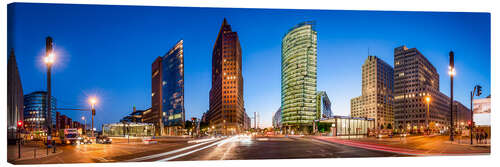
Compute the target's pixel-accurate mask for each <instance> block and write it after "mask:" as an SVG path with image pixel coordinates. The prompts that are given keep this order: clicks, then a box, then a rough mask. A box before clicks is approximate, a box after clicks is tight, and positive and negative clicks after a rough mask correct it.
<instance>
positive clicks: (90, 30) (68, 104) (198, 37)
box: [7, 3, 491, 127]
mask: <svg viewBox="0 0 500 167" xmlns="http://www.w3.org/2000/svg"><path fill="white" fill-rule="evenodd" d="M224 17H226V18H227V20H228V22H229V24H230V25H231V26H232V29H233V31H236V32H238V35H239V38H240V43H241V47H242V55H243V79H244V99H245V108H246V111H247V113H248V114H249V115H250V116H253V113H254V112H259V113H260V115H261V119H260V122H261V125H263V126H269V125H271V117H272V114H273V113H274V112H275V111H276V110H277V109H278V108H279V107H280V91H281V90H280V83H281V82H280V75H281V72H280V68H281V62H280V61H281V57H280V56H281V50H280V49H281V39H282V37H283V35H284V34H285V33H286V32H287V31H288V29H290V28H291V27H293V26H294V25H296V24H298V23H300V22H303V21H308V20H314V21H316V30H317V31H318V90H325V91H326V92H327V94H328V96H329V97H330V100H332V102H333V108H332V109H333V113H334V114H335V115H349V112H350V99H351V98H353V97H356V96H359V95H361V65H362V64H363V62H364V60H365V59H366V57H367V55H368V50H369V52H370V54H373V55H376V56H378V57H380V58H381V59H382V60H384V61H386V62H387V63H388V64H390V65H391V66H392V65H393V62H394V56H393V55H394V54H393V50H394V48H395V47H398V46H401V45H406V46H408V47H409V48H413V47H416V48H417V49H419V50H420V52H422V53H423V54H424V56H426V57H427V58H428V59H429V60H430V61H431V63H432V64H433V65H434V66H435V67H436V69H437V70H438V73H439V74H440V90H441V91H442V92H444V93H445V94H447V95H449V94H450V91H449V88H450V86H449V76H448V75H447V70H448V52H449V51H450V50H453V51H454V52H455V55H456V57H455V62H456V63H455V64H456V70H457V76H456V78H455V99H457V100H458V101H460V102H462V103H463V104H464V105H466V106H469V105H470V104H469V101H468V100H469V91H471V89H472V88H473V86H474V85H476V84H480V85H482V86H483V92H484V95H483V97H484V96H487V95H489V94H490V88H491V85H490V84H491V70H490V69H491V65H490V64H491V62H490V60H491V56H490V54H491V49H490V46H491V44H490V14H488V13H457V12H454V13H444V12H439V13H438V12H388V11H338V10H281V9H280V10H276V9H234V8H183V7H145V6H96V5H62V4H23V3H21V4H19V3H18V4H11V5H9V7H8V42H7V44H8V48H14V49H15V53H16V58H17V62H18V67H19V71H20V75H21V81H22V84H23V89H24V93H25V94H28V93H30V92H33V91H38V90H45V89H46V75H45V70H46V69H45V67H44V64H43V62H42V56H43V55H44V50H45V37H46V36H49V35H50V36H52V37H53V38H54V43H55V51H56V53H57V56H56V57H57V58H56V64H55V66H54V69H53V80H52V84H53V96H55V97H56V98H57V100H58V101H57V106H58V107H59V108H85V107H87V108H88V107H89V106H88V103H87V98H88V96H93V95H96V96H97V97H98V98H99V104H98V105H97V115H96V117H95V120H96V124H97V126H98V127H100V125H101V124H102V123H112V122H117V121H118V120H119V119H120V118H122V117H123V116H126V115H127V114H129V113H130V112H131V111H132V107H133V106H134V105H135V106H136V107H137V108H138V109H145V108H148V107H150V106H151V64H152V62H153V61H154V59H155V58H156V57H158V56H162V55H164V54H165V53H166V52H167V51H168V50H169V49H170V48H171V47H172V46H173V45H174V44H175V42H177V41H178V40H180V39H183V40H184V63H185V64H184V66H185V67H184V69H185V74H184V75H185V82H184V83H185V108H186V117H187V118H190V117H201V115H202V113H203V112H205V111H207V110H208V97H209V90H210V87H211V84H210V83H211V81H210V78H211V58H212V49H213V45H214V42H215V39H216V37H217V33H218V31H219V28H220V25H221V24H222V20H223V18H224ZM9 50H10V49H9ZM62 113H63V114H66V115H69V116H70V117H72V118H73V119H79V118H80V117H81V116H86V117H88V116H89V113H87V112H81V111H62Z"/></svg>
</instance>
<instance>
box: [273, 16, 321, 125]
mask: <svg viewBox="0 0 500 167" xmlns="http://www.w3.org/2000/svg"><path fill="white" fill-rule="evenodd" d="M317 39H318V37H317V32H316V30H315V29H314V22H310V21H308V22H303V23H300V24H298V25H296V26H295V27H293V28H291V29H290V30H289V31H288V32H287V33H286V34H285V36H284V37H283V39H282V41H281V112H282V121H283V122H282V123H283V127H285V128H287V129H288V130H287V132H290V130H292V131H307V129H309V128H308V127H310V126H312V124H313V120H314V119H315V118H316V115H317V107H316V105H317V103H316V84H317V81H316V75H317V72H316V71H317V70H316V67H317V64H316V61H317V60H316V57H317Z"/></svg>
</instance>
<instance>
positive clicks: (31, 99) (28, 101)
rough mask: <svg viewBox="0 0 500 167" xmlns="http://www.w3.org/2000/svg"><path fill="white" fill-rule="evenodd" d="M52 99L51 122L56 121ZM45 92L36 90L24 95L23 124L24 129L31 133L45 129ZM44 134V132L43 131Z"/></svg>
mask: <svg viewBox="0 0 500 167" xmlns="http://www.w3.org/2000/svg"><path fill="white" fill-rule="evenodd" d="M51 101H52V105H51V107H52V110H51V112H52V114H51V116H52V118H51V119H52V124H53V125H55V123H56V99H55V98H54V97H52V98H51ZM46 117H47V92H45V91H37V92H33V93H30V94H27V95H24V124H25V129H26V130H28V131H30V132H33V133H42V132H43V131H46V130H47V126H46V122H45V119H46ZM43 134H44V133H43Z"/></svg>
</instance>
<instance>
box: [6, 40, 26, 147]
mask: <svg viewBox="0 0 500 167" xmlns="http://www.w3.org/2000/svg"><path fill="white" fill-rule="evenodd" d="M23 95H24V94H23V86H22V85H21V76H19V70H18V68H17V62H16V56H15V55H14V49H12V50H11V51H10V56H9V60H8V62H7V138H8V141H9V143H11V144H13V143H14V142H15V139H16V132H17V130H18V129H17V122H18V121H22V120H23V111H24V100H23V99H24V97H23Z"/></svg>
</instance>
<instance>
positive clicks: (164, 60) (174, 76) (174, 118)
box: [143, 40, 185, 136]
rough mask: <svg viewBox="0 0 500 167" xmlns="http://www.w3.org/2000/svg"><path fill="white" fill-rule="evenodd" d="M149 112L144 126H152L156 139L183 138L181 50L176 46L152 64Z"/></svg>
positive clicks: (182, 56)
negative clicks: (181, 136)
mask: <svg viewBox="0 0 500 167" xmlns="http://www.w3.org/2000/svg"><path fill="white" fill-rule="evenodd" d="M151 84H152V86H151V87H152V93H151V103H152V105H151V112H144V113H145V115H144V118H143V121H144V122H148V123H152V124H154V125H155V126H154V127H155V128H156V131H155V133H156V135H169V136H174V135H182V133H183V128H184V126H185V125H184V124H185V121H184V120H185V109H184V49H183V40H180V41H179V42H177V43H176V44H175V45H174V47H172V48H171V49H170V50H169V51H168V52H167V53H166V54H165V55H164V56H162V57H158V58H156V60H155V61H154V62H153V64H152V81H151Z"/></svg>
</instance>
